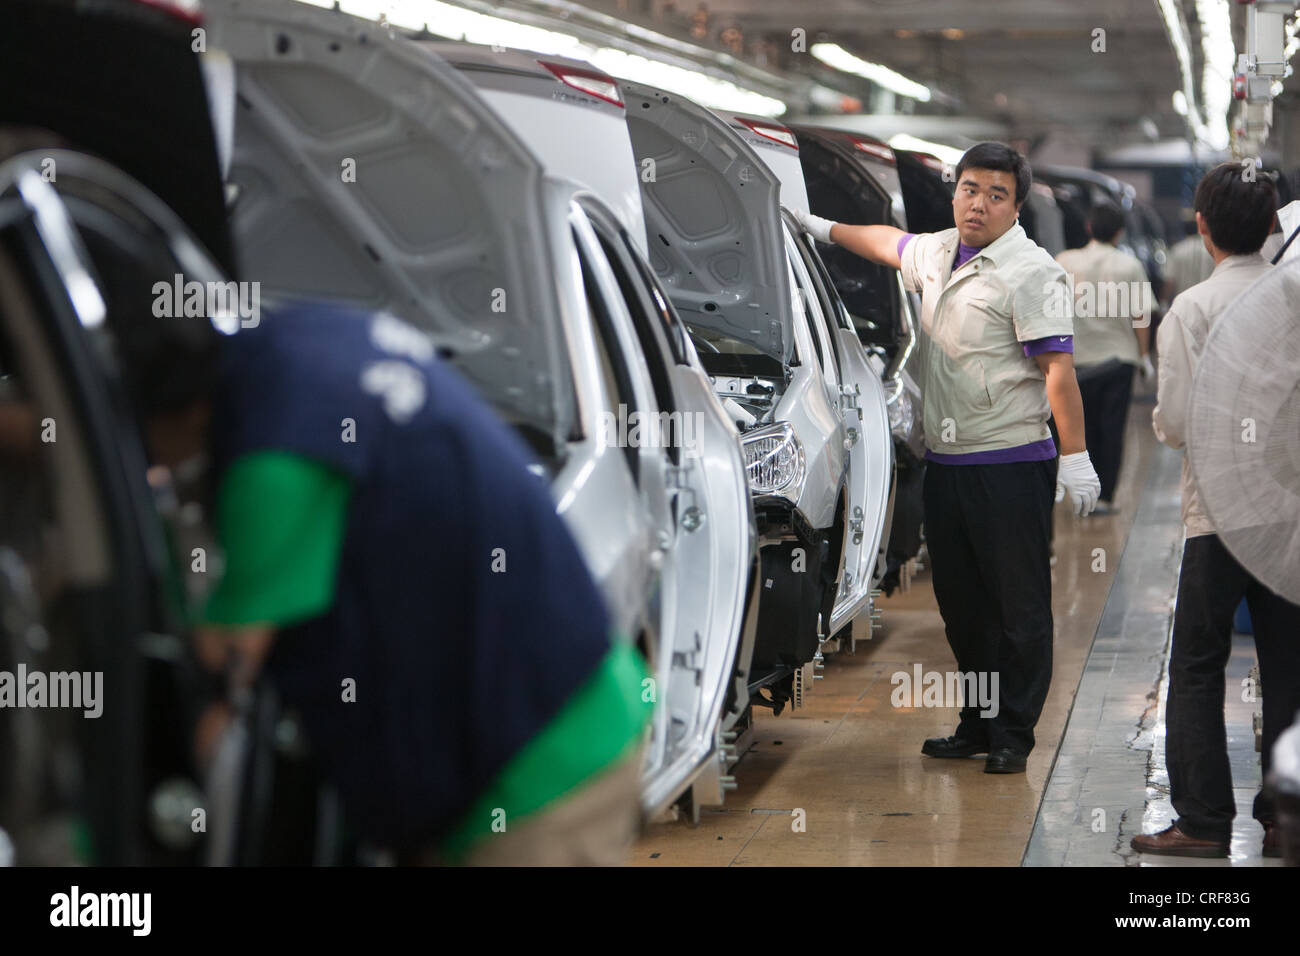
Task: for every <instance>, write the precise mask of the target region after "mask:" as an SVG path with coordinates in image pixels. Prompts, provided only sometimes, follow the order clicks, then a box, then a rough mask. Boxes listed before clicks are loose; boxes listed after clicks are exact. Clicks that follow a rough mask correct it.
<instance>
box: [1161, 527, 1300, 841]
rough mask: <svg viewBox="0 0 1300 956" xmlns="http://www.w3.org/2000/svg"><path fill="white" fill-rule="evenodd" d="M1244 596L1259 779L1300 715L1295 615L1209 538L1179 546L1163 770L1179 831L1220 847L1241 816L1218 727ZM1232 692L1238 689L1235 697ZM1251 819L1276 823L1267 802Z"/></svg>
mask: <svg viewBox="0 0 1300 956" xmlns="http://www.w3.org/2000/svg"><path fill="white" fill-rule="evenodd" d="M1242 597H1245V599H1246V604H1247V606H1248V607H1249V608H1250V617H1251V623H1252V624H1253V625H1254V628H1255V650H1256V651H1257V653H1258V655H1259V678H1260V684H1261V685H1262V691H1263V700H1262V702H1263V705H1264V735H1263V737H1264V739H1263V746H1264V753H1263V765H1264V772H1265V773H1266V774H1267V773H1268V768H1269V766H1270V763H1271V758H1272V754H1273V744H1274V743H1276V742H1277V738H1278V735H1280V734H1281V733H1282V731H1284V730H1285V729H1286V728H1287V727H1289V726H1290V724H1291V722H1292V721H1293V720H1295V717H1296V711H1297V709H1300V606H1297V605H1295V604H1292V603H1291V602H1289V601H1287V600H1285V599H1283V598H1281V597H1278V595H1276V594H1274V593H1273V592H1272V591H1270V590H1269V589H1268V588H1266V587H1265V586H1264V585H1262V584H1260V583H1259V582H1258V581H1256V580H1255V578H1254V577H1252V576H1251V575H1250V573H1249V572H1248V571H1246V570H1245V568H1243V567H1242V566H1241V565H1240V564H1239V563H1238V562H1237V559H1236V558H1234V557H1233V556H1232V554H1231V553H1230V552H1229V551H1228V549H1227V548H1225V547H1224V546H1223V542H1222V541H1221V540H1220V539H1219V536H1218V535H1215V534H1204V535H1196V536H1195V537H1192V538H1188V539H1187V541H1186V542H1185V543H1184V545H1183V566H1182V568H1181V570H1180V571H1179V573H1178V604H1177V606H1176V607H1175V609H1174V634H1173V649H1172V652H1171V654H1170V658H1169V697H1168V700H1167V702H1166V704H1165V720H1166V725H1167V726H1166V734H1165V766H1166V767H1167V768H1168V770H1169V792H1170V797H1171V798H1172V801H1173V805H1174V810H1175V811H1177V813H1178V828H1179V829H1180V830H1182V831H1183V832H1184V833H1187V834H1188V835H1189V836H1194V837H1198V838H1200V839H1203V840H1220V841H1224V842H1226V841H1227V840H1228V839H1229V838H1230V837H1231V835H1232V820H1233V817H1235V816H1236V813H1237V808H1236V804H1235V803H1234V801H1233V798H1232V772H1231V770H1230V769H1229V765H1228V740H1227V732H1226V730H1225V728H1224V717H1223V707H1224V700H1225V693H1226V688H1225V686H1224V685H1225V677H1224V668H1225V667H1226V666H1227V663H1228V656H1229V654H1230V653H1231V651H1232V616H1233V612H1234V611H1236V609H1237V605H1238V604H1240V603H1241V599H1242ZM1234 692H1235V688H1234ZM1253 816H1254V817H1255V819H1256V820H1259V821H1260V822H1261V823H1264V822H1272V820H1273V818H1274V807H1273V805H1272V802H1271V801H1270V800H1268V799H1267V798H1266V797H1265V795H1264V794H1263V793H1260V794H1259V795H1257V796H1256V797H1255V805H1254V812H1253Z"/></svg>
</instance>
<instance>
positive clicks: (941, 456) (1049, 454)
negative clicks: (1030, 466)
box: [898, 232, 1074, 465]
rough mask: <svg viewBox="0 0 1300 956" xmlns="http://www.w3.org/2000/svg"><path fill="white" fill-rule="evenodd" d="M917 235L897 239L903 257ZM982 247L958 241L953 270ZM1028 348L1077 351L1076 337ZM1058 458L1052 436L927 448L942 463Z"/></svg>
mask: <svg viewBox="0 0 1300 956" xmlns="http://www.w3.org/2000/svg"><path fill="white" fill-rule="evenodd" d="M915 237H916V233H914V232H909V233H905V234H904V235H903V236H902V238H900V239H899V240H898V255H899V257H900V258H901V257H902V255H903V249H904V248H905V247H906V246H907V244H908V243H909V242H910V241H911V240H912V239H914V238H915ZM981 248H983V247H982V246H968V245H966V243H964V242H960V241H958V243H957V258H956V259H955V260H954V261H953V264H952V267H953V269H954V270H956V269H960V268H961V267H962V266H963V265H965V264H966V263H967V262H969V261H970V259H971V257H972V256H974V255H975V253H977V252H979V251H980V249H981ZM1022 347H1023V348H1024V350H1025V357H1026V358H1032V357H1033V356H1035V355H1042V354H1043V353H1044V352H1070V353H1073V352H1074V336H1072V335H1049V336H1047V337H1045V338H1041V339H1030V340H1029V341H1028V342H1024V343H1022ZM1055 457H1056V443H1055V442H1054V441H1052V439H1051V438H1044V439H1043V440H1042V441H1036V442H1031V443H1029V444H1028V445H1016V446H1015V447H1013V448H995V449H993V450H992V451H972V452H966V453H964V454H960V455H950V454H945V453H943V452H937V451H930V450H929V449H928V448H927V449H926V451H925V459H926V461H932V462H935V463H936V464H940V465H1005V464H1011V463H1012V462H1020V461H1047V460H1048V459H1050V458H1055Z"/></svg>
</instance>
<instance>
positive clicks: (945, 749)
mask: <svg viewBox="0 0 1300 956" xmlns="http://www.w3.org/2000/svg"><path fill="white" fill-rule="evenodd" d="M988 752H989V745H988V744H982V743H980V742H979V741H975V740H971V739H969V738H967V737H958V736H957V735H956V734H953V735H952V736H951V737H931V738H929V739H928V740H926V742H925V743H923V744H922V745H921V753H923V754H925V755H926V756H927V757H973V756H975V755H976V754H986V753H988Z"/></svg>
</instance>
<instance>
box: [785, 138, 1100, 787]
mask: <svg viewBox="0 0 1300 956" xmlns="http://www.w3.org/2000/svg"><path fill="white" fill-rule="evenodd" d="M1029 186H1030V172H1029V166H1028V164H1027V163H1026V161H1025V159H1024V157H1023V156H1021V155H1020V154H1019V153H1017V152H1016V151H1015V150H1012V149H1010V148H1009V147H1007V146H1004V145H1002V144H1000V143H980V144H979V145H977V146H973V147H971V148H970V149H969V150H968V151H967V152H966V154H965V155H964V156H963V157H962V159H961V162H960V163H959V164H958V166H957V189H956V193H955V195H954V196H953V201H952V204H953V214H954V221H955V222H956V223H957V226H956V228H954V229H947V230H944V231H943V232H937V233H929V234H921V235H912V234H909V233H904V232H903V231H902V230H901V229H896V228H894V227H893V226H851V225H844V224H842V223H832V222H829V221H827V220H825V219H820V218H818V217H816V216H809V215H807V214H802V215H801V217H800V218H801V220H802V222H803V225H804V227H805V228H806V229H807V231H808V232H810V233H812V235H813V236H814V237H815V238H817V239H819V240H821V241H823V242H828V241H833V242H837V243H839V244H840V245H842V246H844V247H845V248H846V249H849V250H851V251H852V252H856V253H857V254H858V255H861V256H865V257H866V258H868V259H870V260H872V261H874V262H878V263H882V264H884V265H888V266H893V267H894V268H896V269H901V271H902V276H903V284H904V285H905V286H906V287H907V288H908V289H909V290H910V291H913V292H919V293H920V294H921V304H922V317H921V326H922V329H923V330H924V332H925V334H924V335H923V336H921V341H920V345H921V348H920V350H919V363H918V365H919V369H920V384H921V391H922V399H923V406H924V413H923V418H924V424H925V440H926V446H927V451H926V459H927V465H926V474H925V490H924V500H925V531H926V542H927V548H928V550H929V554H930V560H931V565H932V568H933V581H934V592H935V598H936V599H937V601H938V604H939V611H940V613H941V614H942V616H943V621H944V626H945V628H946V631H947V636H948V643H949V645H950V646H951V647H952V651H953V654H954V655H955V657H956V659H957V666H958V668H959V670H960V671H962V672H963V673H971V672H975V673H977V674H978V673H996V674H997V675H998V688H999V702H998V708H997V712H996V715H991V708H990V715H989V716H985V717H982V716H981V709H980V707H979V706H978V704H977V703H976V702H968V703H967V704H966V706H964V707H963V708H962V711H961V718H960V723H959V724H958V726H957V729H956V732H955V733H954V734H953V735H952V736H950V737H935V738H931V739H929V740H927V741H926V742H925V745H924V746H923V747H922V748H921V752H922V753H924V754H927V755H929V756H932V757H968V756H972V755H974V754H980V753H987V754H988V755H989V756H988V759H987V760H986V762H985V767H984V769H985V771H986V772H988V773H1020V772H1023V771H1024V769H1025V761H1026V758H1027V756H1028V754H1029V752H1030V750H1032V749H1033V746H1034V725H1035V724H1036V723H1037V721H1038V716H1039V713H1040V712H1041V711H1042V707H1043V702H1044V700H1045V699H1046V697H1047V691H1048V687H1049V685H1050V683H1051V675H1052V581H1051V569H1050V566H1049V530H1050V527H1051V520H1052V502H1053V486H1054V484H1059V486H1060V487H1061V488H1062V489H1063V490H1065V491H1068V492H1069V494H1070V496H1071V500H1072V502H1073V504H1074V507H1075V511H1076V513H1082V514H1086V513H1087V512H1089V511H1091V510H1092V507H1093V505H1094V504H1095V503H1096V499H1097V490H1098V482H1097V476H1096V474H1095V473H1094V472H1093V469H1092V465H1091V463H1090V462H1089V459H1088V453H1087V451H1086V450H1085V449H1084V428H1083V411H1082V405H1081V402H1080V399H1079V388H1078V386H1077V385H1076V384H1075V380H1074V369H1073V366H1072V364H1071V356H1070V349H1071V336H1072V334H1073V329H1072V326H1071V320H1070V306H1071V303H1070V302H1069V300H1068V296H1067V294H1066V293H1067V287H1066V283H1065V273H1064V271H1063V270H1062V269H1061V267H1060V266H1058V265H1057V264H1056V263H1055V262H1053V261H1052V258H1051V256H1050V255H1048V253H1047V252H1046V251H1045V250H1043V249H1042V248H1040V247H1039V246H1037V245H1036V244H1034V243H1033V242H1032V241H1031V240H1030V239H1029V238H1028V237H1027V236H1026V235H1025V231H1024V229H1023V228H1021V226H1020V225H1019V224H1018V222H1017V214H1018V212H1019V210H1020V207H1021V205H1022V204H1023V203H1024V201H1025V197H1026V196H1027V195H1028V193H1029ZM1049 412H1051V413H1053V414H1054V415H1055V419H1056V423H1057V427H1058V429H1059V431H1060V435H1061V444H1062V448H1061V451H1062V453H1063V455H1062V457H1061V459H1060V469H1059V476H1058V475H1057V467H1056V465H1057V463H1056V457H1057V451H1056V447H1055V444H1054V442H1053V441H1052V438H1051V435H1050V433H1049V431H1048V427H1047V418H1048V414H1049ZM981 686H982V685H981Z"/></svg>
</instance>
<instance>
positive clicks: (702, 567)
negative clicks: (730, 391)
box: [418, 41, 756, 813]
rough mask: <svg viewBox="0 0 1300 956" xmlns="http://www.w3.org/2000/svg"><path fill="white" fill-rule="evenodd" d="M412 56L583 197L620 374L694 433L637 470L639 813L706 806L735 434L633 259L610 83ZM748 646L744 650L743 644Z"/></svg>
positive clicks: (745, 499)
mask: <svg viewBox="0 0 1300 956" xmlns="http://www.w3.org/2000/svg"><path fill="white" fill-rule="evenodd" d="M418 46H419V47H420V48H421V49H422V50H424V51H425V52H427V53H430V54H431V55H436V56H438V57H441V58H442V59H443V60H445V61H446V62H448V63H450V64H452V65H453V66H455V67H457V68H458V69H459V70H461V71H462V74H463V75H464V76H465V77H467V78H468V79H469V80H470V81H471V82H472V83H473V84H474V85H475V87H476V88H477V90H478V92H479V94H480V95H481V96H482V98H483V99H484V100H485V101H486V102H487V103H488V104H489V105H490V106H491V107H492V108H493V109H494V110H495V111H496V112H497V113H498V115H500V116H501V118H502V119H503V120H505V121H506V123H507V124H508V125H510V126H511V127H512V128H513V129H515V130H516V131H517V132H518V133H519V136H520V138H521V139H522V140H523V142H524V143H525V144H526V145H527V146H528V147H529V148H530V150H532V151H533V152H534V153H535V154H536V155H537V156H538V157H539V158H540V159H541V161H542V163H543V165H544V166H545V168H546V170H547V172H548V173H549V174H553V175H556V176H562V177H565V178H566V179H568V180H571V181H573V182H576V183H580V184H581V185H582V186H583V187H584V189H586V190H587V191H589V192H590V193H592V194H593V195H592V196H583V197H581V198H580V199H579V205H580V207H581V209H582V212H583V214H584V215H585V216H586V217H587V218H588V219H589V220H590V222H589V227H588V228H590V230H591V233H590V235H588V234H587V231H586V229H583V228H578V227H575V228H578V231H579V233H580V235H579V237H578V238H579V244H580V245H581V246H582V247H583V249H582V254H583V255H584V257H585V258H586V260H587V261H589V262H591V263H593V264H595V266H594V268H595V271H597V272H599V273H600V275H598V276H597V279H598V285H599V286H600V289H599V294H601V295H602V297H603V298H605V299H606V303H605V311H606V313H607V314H608V315H609V316H610V317H611V319H612V322H613V325H614V326H615V327H616V329H617V334H618V336H619V338H620V344H621V346H622V348H623V349H624V350H625V351H626V352H627V353H628V359H629V363H628V364H629V365H630V366H632V367H634V368H635V369H636V372H637V374H638V375H639V376H641V377H643V379H644V390H646V391H649V392H651V393H653V385H652V384H651V383H652V381H653V380H654V377H655V376H654V374H653V373H652V371H651V368H654V369H656V370H658V371H661V372H662V373H664V374H665V375H666V377H667V379H668V381H669V383H670V389H671V399H670V400H671V402H672V405H673V411H674V412H679V413H681V414H682V415H683V416H690V418H691V421H692V422H693V423H694V428H695V430H696V431H697V434H695V437H694V446H695V447H694V448H693V449H690V450H689V452H688V453H687V454H682V453H681V451H682V450H679V451H678V454H677V455H676V456H673V455H672V454H670V451H671V450H670V449H663V448H660V449H657V450H656V452H655V453H654V454H650V455H647V456H646V458H645V460H644V462H643V464H644V468H645V469H646V470H653V471H657V472H658V473H659V474H660V475H661V476H662V477H658V478H656V479H655V480H654V482H653V485H654V487H655V488H657V489H667V492H666V493H667V495H670V496H672V497H674V498H675V499H676V502H675V508H673V510H672V514H671V515H669V514H667V511H666V509H665V508H664V507H663V506H662V503H661V504H660V505H658V506H653V507H651V510H652V513H653V514H654V515H655V516H656V517H657V518H658V519H659V520H660V525H659V527H658V529H657V530H658V532H660V533H661V536H662V540H663V541H665V542H669V546H668V547H667V548H666V549H665V550H664V552H663V566H662V569H661V571H662V582H663V585H662V586H663V590H662V595H661V600H660V602H659V608H660V612H661V616H662V624H661V626H660V637H661V646H660V647H659V648H657V649H655V652H654V653H653V654H652V658H653V660H652V667H653V669H654V673H655V680H656V685H657V687H658V688H659V689H660V693H659V703H660V704H661V706H660V707H658V708H657V710H656V714H655V722H654V730H653V733H652V736H651V739H650V743H649V748H648V753H647V759H646V765H645V787H644V791H643V797H644V804H645V808H646V810H647V811H648V812H650V813H655V812H657V811H658V810H660V809H662V808H663V807H665V806H666V805H668V804H669V803H671V802H672V801H673V800H675V799H676V798H677V797H678V796H680V795H681V793H682V792H684V791H685V790H686V788H687V787H688V786H692V785H694V783H695V781H696V780H697V778H699V777H700V776H704V777H706V778H708V779H706V780H704V781H701V782H700V785H699V786H698V787H697V788H696V790H695V792H694V794H693V802H694V803H696V804H700V803H705V804H707V803H712V802H720V798H721V791H722V788H721V786H720V784H719V778H720V777H721V775H722V770H723V765H722V762H721V760H720V757H721V754H722V748H721V747H719V746H718V745H717V743H718V742H717V729H718V726H719V722H720V720H721V718H722V710H723V706H724V702H725V700H726V698H727V696H728V689H729V688H728V684H729V681H732V680H733V679H734V676H733V675H734V674H735V672H736V671H740V672H742V673H743V672H744V671H747V670H748V664H749V661H748V658H746V657H745V656H744V645H745V643H746V642H745V640H744V631H745V628H746V626H748V627H749V628H750V629H752V628H753V626H754V620H753V619H754V617H755V614H754V613H753V612H751V613H749V614H748V616H747V614H746V611H747V608H748V606H749V604H750V599H751V597H752V596H753V595H752V594H751V590H752V579H753V577H754V574H753V572H752V570H751V569H752V568H753V566H754V564H755V560H756V542H755V533H754V517H753V506H752V504H751V502H750V498H749V492H748V487H747V485H746V479H745V467H744V462H743V460H742V458H741V454H740V446H739V443H738V441H737V436H736V431H735V427H734V425H733V424H732V422H731V421H730V420H729V419H728V418H727V415H726V413H725V412H724V411H723V409H722V406H721V404H720V403H719V401H718V399H717V398H716V397H715V395H714V394H713V391H712V388H711V386H710V383H709V379H708V376H707V374H706V373H705V371H704V368H703V366H702V365H701V364H700V361H699V358H698V356H697V354H696V352H695V349H694V346H693V345H692V344H691V341H690V338H689V336H687V334H686V330H685V327H684V326H682V325H681V323H680V320H679V319H678V318H677V316H676V314H675V312H673V310H672V306H671V305H670V304H669V303H668V301H667V297H666V296H665V295H664V293H663V292H662V290H661V289H660V288H659V287H658V285H657V281H656V280H655V279H654V275H653V272H652V270H651V269H650V268H649V266H648V264H647V263H646V262H645V248H646V238H645V223H644V220H643V218H642V207H641V193H640V188H639V186H638V184H637V167H636V164H635V160H634V159H633V156H632V147H631V142H630V140H629V137H628V131H627V124H626V121H625V119H624V116H623V107H622V104H621V102H619V101H618V100H617V99H616V94H617V86H616V83H615V81H614V80H613V79H612V78H610V77H607V76H604V75H603V74H601V73H600V71H598V70H595V69H594V68H593V67H592V66H591V65H590V64H588V63H584V62H581V61H576V60H569V59H565V58H561V57H553V56H545V57H540V56H537V55H535V54H530V53H524V52H521V51H517V50H504V51H503V50H493V49H491V48H489V47H482V46H475V45H471V44H460V43H440V42H430V41H419V42H418ZM571 81H576V82H577V83H578V84H579V85H576V86H575V85H571ZM601 93H604V94H610V93H612V94H615V95H614V96H608V95H605V96H602V95H599V94H601ZM597 197H599V198H597ZM593 240H595V241H594V243H593ZM601 240H603V242H602V241H601ZM607 266H608V267H610V268H613V269H617V270H619V271H620V273H621V281H618V280H617V279H613V280H611V276H610V275H606V274H605V269H606V267H607ZM611 275H612V274H611ZM620 290H621V291H620ZM632 311H638V315H639V316H640V322H641V324H640V326H638V325H637V322H636V321H635V320H634V318H633V316H632V315H631V312H632ZM638 331H639V336H638ZM643 400H645V401H648V400H653V394H652V396H651V398H650V399H643ZM656 408H658V406H656ZM660 410H662V409H660ZM644 484H645V480H644V479H643V486H644ZM674 516H675V518H674ZM748 643H749V644H750V646H751V649H752V638H751V639H750V640H749V642H748ZM732 696H733V698H735V699H740V700H742V701H743V699H744V698H743V696H742V695H738V694H736V693H734V692H733V694H732Z"/></svg>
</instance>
